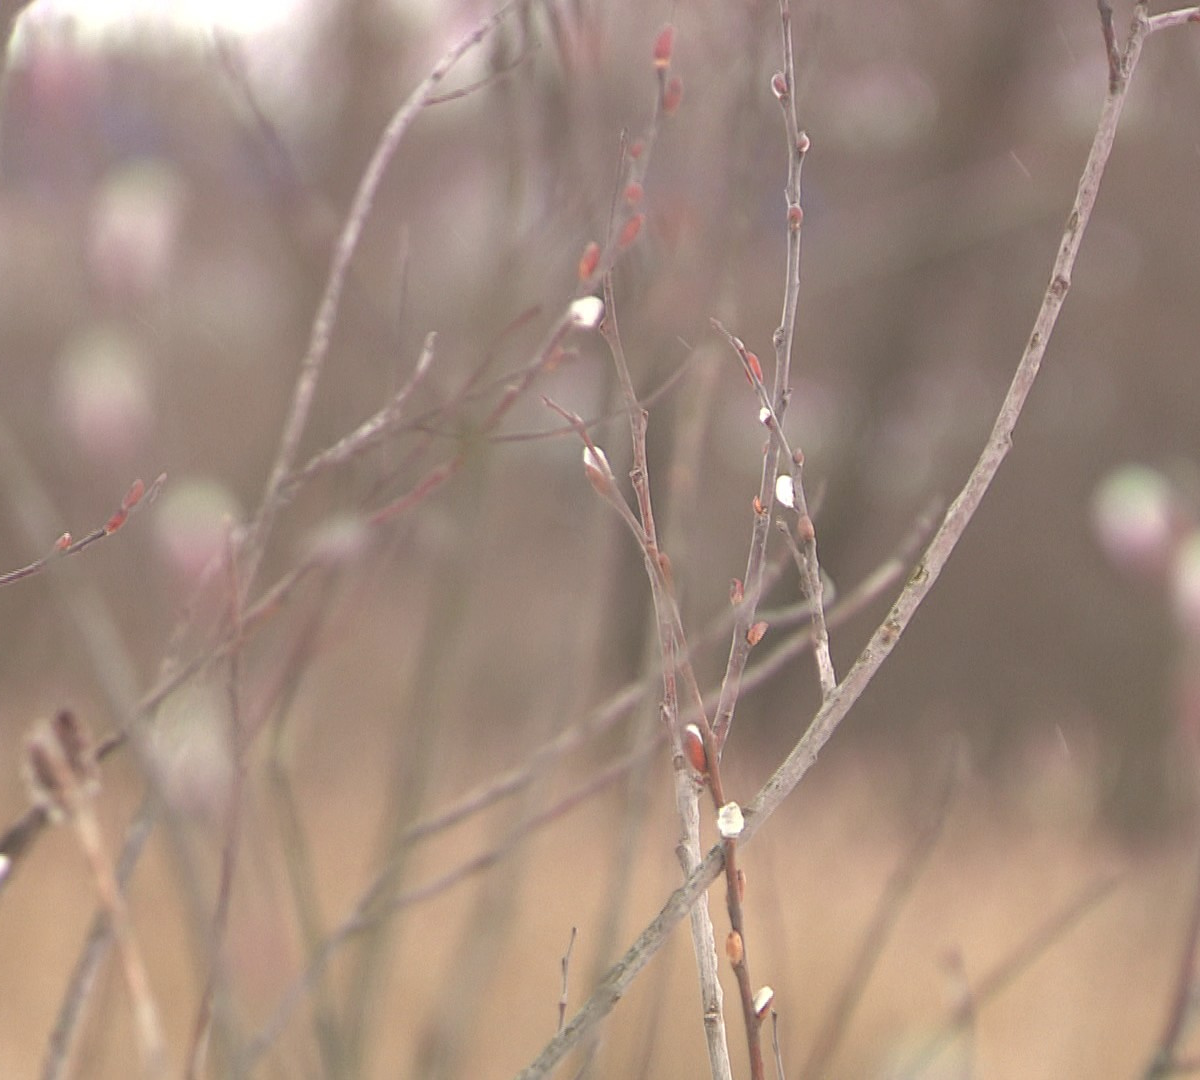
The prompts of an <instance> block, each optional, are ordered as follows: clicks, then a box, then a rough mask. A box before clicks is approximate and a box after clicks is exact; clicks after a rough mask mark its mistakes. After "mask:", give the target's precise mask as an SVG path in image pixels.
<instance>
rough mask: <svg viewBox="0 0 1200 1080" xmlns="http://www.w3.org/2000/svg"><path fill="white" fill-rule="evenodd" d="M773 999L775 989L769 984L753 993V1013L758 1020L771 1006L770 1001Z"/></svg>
mask: <svg viewBox="0 0 1200 1080" xmlns="http://www.w3.org/2000/svg"><path fill="white" fill-rule="evenodd" d="M774 1000H775V991H774V990H772V989H771V988H770V987H769V986H764V987H762V989H760V990H759V991H758V993H757V994H755V995H754V1015H755V1016H757V1017H758V1018H759V1019H760V1020H761V1019H762V1017H763V1014H764V1013H765V1012H766V1011H767V1010H768V1009H769V1008H770V1007H771V1002H773V1001H774Z"/></svg>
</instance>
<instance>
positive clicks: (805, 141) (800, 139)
mask: <svg viewBox="0 0 1200 1080" xmlns="http://www.w3.org/2000/svg"><path fill="white" fill-rule="evenodd" d="M811 146H812V142H811V141H810V140H809V138H808V132H807V131H802V132H800V134H799V135H798V136H797V137H796V153H797V154H807V153H808V151H809V148H810V147H811Z"/></svg>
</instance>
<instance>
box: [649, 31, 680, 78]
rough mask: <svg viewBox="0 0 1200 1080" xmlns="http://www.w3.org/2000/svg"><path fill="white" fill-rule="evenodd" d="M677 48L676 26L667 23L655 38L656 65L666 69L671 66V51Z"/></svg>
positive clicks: (658, 67)
mask: <svg viewBox="0 0 1200 1080" xmlns="http://www.w3.org/2000/svg"><path fill="white" fill-rule="evenodd" d="M674 48H675V27H673V26H672V25H671V24H670V23H667V24H666V25H665V26H664V27H663V28H662V29H661V30H660V31H659V32H658V37H656V38H655V39H654V66H655V67H656V68H657V69H658V70H659V71H666V70H667V68H669V67H670V66H671V53H672V51H673V50H674Z"/></svg>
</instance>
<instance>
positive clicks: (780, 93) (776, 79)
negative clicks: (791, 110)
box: [771, 71, 788, 101]
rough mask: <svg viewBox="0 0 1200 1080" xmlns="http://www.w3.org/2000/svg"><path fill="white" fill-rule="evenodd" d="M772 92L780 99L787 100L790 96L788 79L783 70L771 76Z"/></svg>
mask: <svg viewBox="0 0 1200 1080" xmlns="http://www.w3.org/2000/svg"><path fill="white" fill-rule="evenodd" d="M771 93H772V94H774V95H775V96H776V97H777V98H778V99H779V100H780V101H786V100H787V96H788V84H787V79H786V78H785V77H784V74H783V72H782V71H777V72H775V74H774V75H772V76H771Z"/></svg>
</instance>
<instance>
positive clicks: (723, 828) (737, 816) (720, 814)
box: [717, 802, 746, 840]
mask: <svg viewBox="0 0 1200 1080" xmlns="http://www.w3.org/2000/svg"><path fill="white" fill-rule="evenodd" d="M745 825H746V819H745V818H743V817H742V808H741V807H740V806H738V804H737V803H735V802H727V803H726V804H725V805H724V806H722V807H721V809H720V810H718V811H717V832H719V833H720V834H721V837H722V838H723V839H725V840H736V839H737V838H738V837H739V836H741V835H742V829H743V828H744V827H745Z"/></svg>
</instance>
